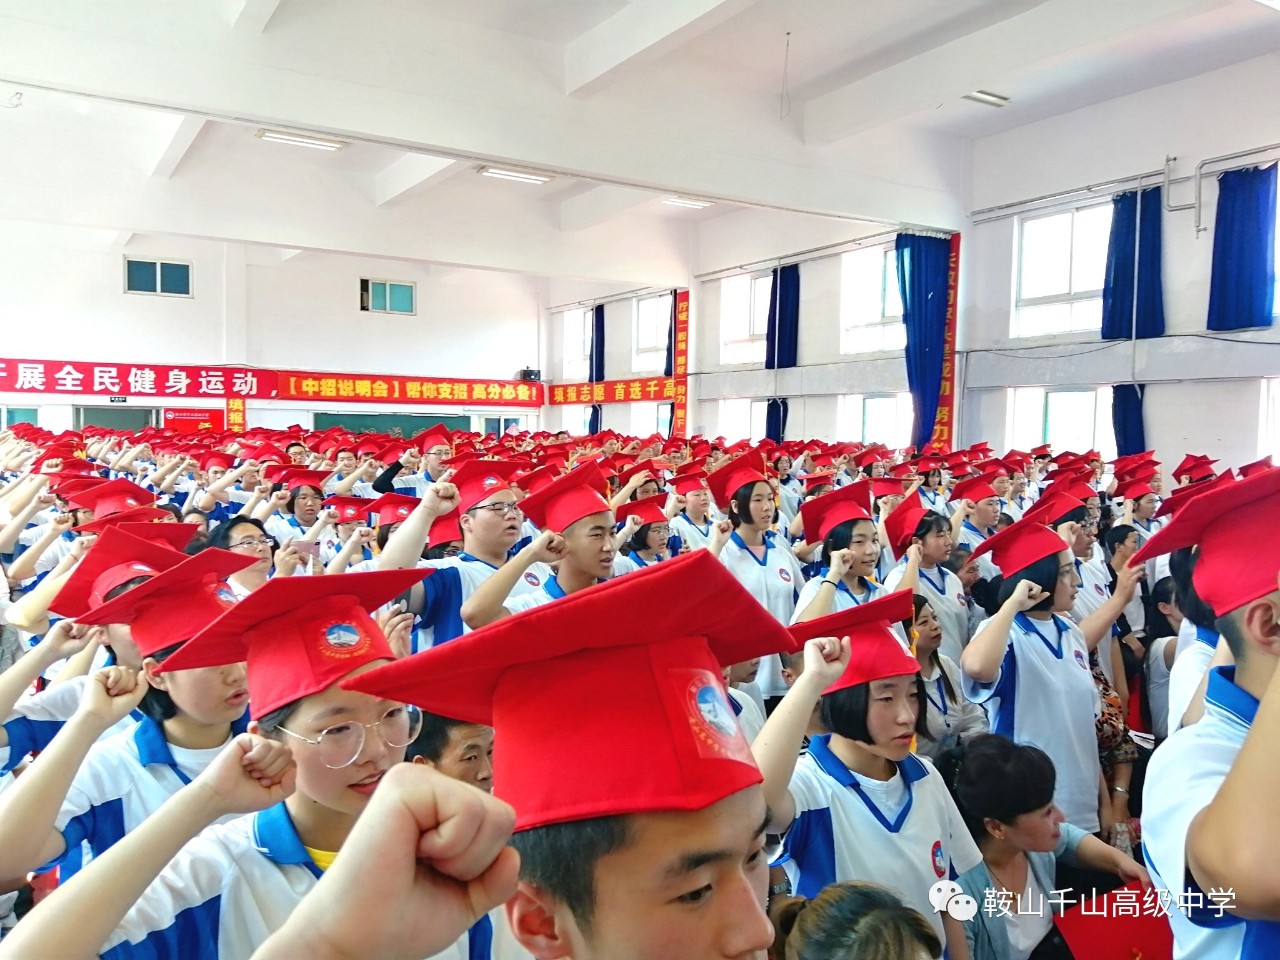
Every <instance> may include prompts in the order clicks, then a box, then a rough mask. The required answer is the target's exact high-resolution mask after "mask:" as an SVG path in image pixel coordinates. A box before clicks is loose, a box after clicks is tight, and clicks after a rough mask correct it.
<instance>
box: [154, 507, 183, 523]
mask: <svg viewBox="0 0 1280 960" xmlns="http://www.w3.org/2000/svg"><path fill="white" fill-rule="evenodd" d="M154 506H155V507H156V509H158V510H163V511H164V512H165V513H169V514H172V515H173V518H174V519H175V520H177V521H179V522H181V520H182V508H181V507H179V506H178V505H177V504H176V503H157V504H154Z"/></svg>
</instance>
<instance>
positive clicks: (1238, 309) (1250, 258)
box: [1209, 163, 1276, 330]
mask: <svg viewBox="0 0 1280 960" xmlns="http://www.w3.org/2000/svg"><path fill="white" fill-rule="evenodd" d="M1275 233H1276V165H1275V164H1274V163H1273V164H1271V166H1269V167H1250V168H1249V169H1247V170H1230V171H1228V172H1226V173H1224V174H1222V175H1221V176H1220V177H1218V215H1217V219H1216V220H1215V221H1214V225H1213V274H1212V278H1211V279H1210V281H1209V329H1210V330H1242V329H1244V328H1245V327H1269V326H1271V311H1272V308H1273V307H1274V305H1275V304H1274V300H1275V290H1276V251H1275V242H1276V236H1275Z"/></svg>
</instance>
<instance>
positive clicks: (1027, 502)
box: [1000, 493, 1035, 523]
mask: <svg viewBox="0 0 1280 960" xmlns="http://www.w3.org/2000/svg"><path fill="white" fill-rule="evenodd" d="M1034 502H1035V501H1033V500H1032V499H1031V498H1030V497H1029V496H1027V495H1026V494H1025V493H1020V494H1018V495H1017V496H1016V497H1010V498H1009V499H1008V500H1001V501H1000V512H1001V513H1007V514H1008V515H1009V516H1010V517H1012V518H1013V520H1014V522H1015V523H1016V522H1017V521H1019V520H1021V519H1022V515H1023V514H1024V513H1026V512H1027V511H1028V510H1030V509H1031V504H1032V503H1034Z"/></svg>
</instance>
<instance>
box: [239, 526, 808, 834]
mask: <svg viewBox="0 0 1280 960" xmlns="http://www.w3.org/2000/svg"><path fill="white" fill-rule="evenodd" d="M708 596H713V597H715V598H716V602H715V603H706V602H705V598H706V597H708ZM655 597H661V598H662V602H661V603H655V602H654V598H655ZM641 609H643V610H645V611H646V612H645V616H644V617H629V616H621V617H620V616H619V615H618V614H619V612H620V611H628V610H632V611H634V610H641ZM790 645H791V640H790V637H789V636H788V634H787V632H786V630H784V629H783V627H782V626H781V624H779V623H778V621H777V620H776V619H774V617H773V616H772V615H770V614H769V613H768V612H767V611H765V610H764V609H763V608H762V607H761V606H760V604H759V603H758V602H757V601H756V600H755V598H754V597H752V596H751V594H750V593H748V592H747V590H746V589H744V588H743V586H742V585H741V584H740V583H739V582H738V581H737V580H736V579H735V578H734V576H733V575H732V574H731V573H729V571H728V570H727V569H726V568H725V566H724V565H723V564H721V563H720V562H719V561H718V560H717V559H716V558H715V557H713V556H712V555H711V554H710V552H709V551H706V550H695V551H694V552H693V553H690V554H686V555H685V556H682V557H677V558H675V559H673V560H670V561H668V562H666V563H659V564H655V565H653V566H650V567H646V568H644V569H643V570H639V571H637V572H635V573H629V574H627V575H626V576H625V577H618V578H616V579H614V580H610V581H609V582H608V583H605V584H601V585H600V586H597V587H593V588H592V589H590V590H582V591H579V592H577V593H573V594H570V595H569V596H568V597H565V598H564V599H562V600H557V601H556V602H555V603H552V604H547V605H545V606H541V607H536V608H534V609H532V610H528V611H526V612H524V613H520V614H517V615H515V616H513V617H508V618H506V619H503V620H501V621H498V622H497V623H494V624H491V625H489V626H487V627H483V628H481V629H479V630H476V631H475V632H474V633H470V634H467V635H466V636H465V637H461V638H459V639H457V640H453V641H451V642H450V643H447V644H442V645H441V646H437V647H432V648H431V649H430V650H425V651H423V652H421V653H418V654H415V655H414V656H412V657H408V658H406V659H404V660H401V661H399V662H397V663H393V664H388V665H386V666H382V667H378V668H377V669H374V670H370V671H368V672H366V673H362V674H360V675H359V676H356V677H351V678H349V679H348V680H346V681H344V682H343V684H342V685H343V686H344V687H345V688H347V689H349V690H359V691H361V692H363V693H369V694H373V695H375V696H383V697H391V698H393V699H397V700H401V701H405V702H409V703H413V704H417V705H418V706H421V707H422V708H424V709H426V710H430V711H431V712H432V713H436V714H439V715H441V716H448V717H456V718H458V719H460V720H464V721H467V722H471V723H482V724H486V725H489V726H492V727H494V728H495V729H496V731H497V738H496V740H495V741H494V744H495V745H494V756H493V765H494V788H495V793H496V794H497V795H498V796H500V797H501V798H502V799H504V800H506V801H507V802H508V803H510V804H511V805H512V806H514V807H515V809H516V829H517V830H529V829H532V828H534V827H541V826H546V825H548V824H553V823H566V822H571V821H577V820H585V819H592V818H596V817H605V816H615V815H624V814H632V813H643V812H654V811H676V810H701V809H703V808H705V807H708V806H710V805H711V804H713V803H716V802H718V801H720V800H723V799H724V798H725V797H728V796H730V795H732V794H734V793H737V792H738V791H739V790H743V789H746V788H747V787H751V786H754V785H756V784H758V783H760V781H761V776H760V772H759V770H758V769H757V768H756V765H755V762H754V760H753V758H752V756H751V749H750V746H749V745H748V744H747V741H746V738H745V737H744V736H743V735H742V731H741V729H740V728H739V726H738V725H737V723H736V722H735V719H734V716H733V711H732V709H731V708H730V706H729V704H728V702H727V700H726V697H725V692H724V688H723V685H722V682H721V679H720V671H721V665H722V664H731V663H740V662H742V661H743V660H749V659H751V658H753V657H759V656H764V655H766V654H770V653H777V652H779V651H782V650H786V649H788V648H789V647H790ZM250 668H251V669H252V664H251V665H250ZM250 680H251V682H252V677H250ZM621 689H625V690H626V692H627V696H626V700H627V702H626V706H625V708H624V709H619V706H618V691H619V690H621ZM571 742H572V743H575V744H576V747H575V749H574V750H572V751H564V750H563V749H562V748H563V745H564V744H566V743H571ZM548 751H554V752H556V762H555V763H548V762H547V757H548ZM641 757H642V758H643V762H637V758H641Z"/></svg>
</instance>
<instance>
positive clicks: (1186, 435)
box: [959, 57, 1280, 464]
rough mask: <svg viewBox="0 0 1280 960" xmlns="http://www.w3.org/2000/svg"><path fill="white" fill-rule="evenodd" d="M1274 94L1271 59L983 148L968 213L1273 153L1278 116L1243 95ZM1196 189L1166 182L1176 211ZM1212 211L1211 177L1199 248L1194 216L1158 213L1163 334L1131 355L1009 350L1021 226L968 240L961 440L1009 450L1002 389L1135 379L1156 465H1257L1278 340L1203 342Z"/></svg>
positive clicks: (1268, 335)
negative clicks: (1245, 153) (1266, 148)
mask: <svg viewBox="0 0 1280 960" xmlns="http://www.w3.org/2000/svg"><path fill="white" fill-rule="evenodd" d="M1277 84H1280V60H1278V59H1276V58H1275V57H1267V58H1262V59H1258V60H1252V61H1248V62H1245V63H1241V64H1237V65H1235V66H1232V67H1229V68H1226V69H1223V70H1217V71H1213V72H1211V73H1207V74H1204V75H1202V76H1199V77H1195V78H1192V79H1190V80H1184V81H1180V82H1178V83H1173V84H1169V85H1166V86H1162V87H1156V88H1153V89H1150V90H1146V91H1143V92H1141V93H1137V94H1133V95H1131V96H1126V97H1120V98H1117V99H1115V100H1111V101H1108V102H1105V103H1101V104H1097V105H1095V106H1093V107H1089V108H1087V109H1084V110H1079V111H1075V112H1073V113H1069V114H1065V115H1063V116H1059V117H1054V118H1051V119H1048V120H1044V121H1041V122H1039V123H1034V124H1029V125H1027V126H1025V127H1020V128H1017V129H1015V130H1011V131H1009V132H1006V133H1002V134H998V135H996V136H992V137H987V138H985V139H982V140H978V141H976V142H975V144H974V147H973V191H972V193H973V204H974V206H975V208H979V209H981V208H986V207H990V206H995V205H998V204H1010V203H1018V202H1020V201H1025V200H1029V199H1032V198H1034V197H1038V196H1043V195H1047V194H1051V193H1055V192H1059V191H1066V190H1071V189H1074V188H1077V187H1080V186H1082V185H1084V184H1088V183H1097V182H1103V181H1107V180H1111V179H1114V178H1120V177H1128V176H1134V175H1137V174H1139V173H1143V172H1146V171H1151V170H1157V169H1160V168H1161V167H1162V166H1163V162H1164V157H1165V155H1166V154H1168V155H1173V156H1176V157H1177V158H1178V160H1177V163H1176V166H1175V171H1174V174H1175V176H1179V175H1183V174H1189V173H1191V172H1192V171H1193V170H1194V167H1195V165H1196V163H1197V162H1199V161H1200V160H1203V159H1206V158H1208V157H1211V156H1218V155H1222V154H1226V153H1231V152H1234V151H1238V150H1247V149H1250V148H1253V147H1258V146H1262V145H1265V144H1267V143H1271V142H1276V141H1280V117H1277V116H1276V115H1275V114H1274V112H1272V111H1266V110H1259V109H1258V106H1257V101H1256V99H1255V98H1253V97H1251V96H1242V95H1241V92H1242V91H1249V90H1262V89H1275V88H1276V86H1277ZM1273 158H1274V154H1272V155H1270V157H1268V156H1265V155H1264V156H1262V157H1261V158H1260V159H1259V161H1258V162H1260V163H1265V162H1270V160H1271V159H1273ZM1155 182H1157V180H1156V179H1154V178H1153V179H1152V180H1149V181H1147V182H1146V184H1144V185H1152V184H1154V183H1155ZM1126 188H1131V186H1127V187H1126ZM1192 189H1193V188H1192V185H1191V184H1190V183H1183V184H1174V187H1173V191H1172V195H1171V199H1172V201H1173V202H1174V203H1184V202H1188V201H1190V200H1191V197H1192ZM1103 195H1105V194H1103ZM1166 199H1170V198H1166ZM1215 200H1216V181H1215V180H1214V179H1213V177H1212V176H1210V177H1208V178H1207V179H1206V180H1205V182H1204V215H1203V219H1204V223H1205V225H1206V226H1208V227H1210V230H1209V231H1208V232H1205V233H1202V234H1201V235H1200V236H1199V238H1197V237H1196V234H1195V230H1194V226H1193V214H1192V213H1191V212H1190V211H1185V212H1173V213H1168V212H1166V213H1164V215H1163V228H1164V237H1163V239H1164V263H1163V266H1164V289H1165V316H1166V329H1167V335H1166V336H1165V337H1163V338H1161V339H1159V340H1153V341H1141V342H1139V344H1138V345H1137V347H1136V350H1135V349H1134V348H1133V347H1132V346H1131V345H1130V344H1129V343H1128V342H1122V343H1118V344H1113V345H1110V346H1106V347H1103V345H1102V344H1101V342H1100V341H1099V340H1098V338H1097V337H1096V336H1074V337H1061V338H1052V339H1050V340H1045V339H1035V340H1018V341H1010V340H1009V339H1008V338H1009V329H1010V318H1011V313H1012V308H1013V298H1014V265H1015V251H1016V240H1017V220H1016V219H1014V218H1007V219H1001V220H996V221H992V222H988V223H981V224H978V225H976V226H974V227H973V228H971V229H970V230H969V231H967V232H966V234H965V237H964V245H963V248H962V254H961V259H962V262H963V264H964V268H963V274H962V283H961V323H960V338H959V347H960V349H961V350H965V351H972V352H971V353H969V355H968V357H967V358H966V359H967V368H966V370H965V385H966V387H967V388H968V389H967V391H966V393H965V395H964V405H965V410H964V413H963V416H962V422H963V427H964V433H963V439H964V440H966V441H972V440H977V439H979V438H983V439H987V440H990V441H991V442H992V443H993V444H994V445H996V446H1000V445H1002V444H1003V443H1005V441H1006V437H1005V424H1006V419H1007V414H1008V411H1007V401H1006V399H1005V395H1004V390H1003V389H1002V388H1003V387H1005V386H1010V385H1056V386H1081V385H1089V384H1105V383H1116V382H1128V381H1129V380H1130V378H1131V376H1134V375H1135V374H1136V378H1137V380H1138V381H1139V382H1144V383H1150V384H1153V386H1152V389H1151V390H1150V391H1149V393H1148V394H1147V400H1146V404H1145V419H1146V432H1147V442H1148V444H1149V445H1151V446H1154V447H1155V448H1156V450H1157V453H1158V455H1160V457H1161V459H1163V460H1165V461H1169V460H1174V461H1175V462H1176V460H1177V459H1180V458H1181V456H1182V454H1183V453H1184V452H1186V451H1193V452H1205V453H1209V454H1212V455H1213V456H1217V457H1221V458H1222V459H1223V460H1225V461H1226V462H1227V463H1235V464H1239V463H1243V462H1247V461H1250V460H1253V459H1255V458H1256V457H1257V456H1258V428H1259V391H1260V387H1259V384H1258V380H1259V378H1261V377H1264V376H1274V375H1276V374H1277V373H1280V347H1277V346H1275V344H1278V343H1280V330H1277V329H1276V328H1272V329H1270V330H1266V331H1259V332H1252V333H1244V334H1234V335H1231V336H1230V337H1227V338H1226V339H1225V340H1223V339H1208V338H1206V336H1205V334H1207V331H1206V329H1205V323H1206V315H1207V309H1208V301H1209V282H1210V273H1211V269H1210V268H1211V263H1212V252H1213V232H1212V226H1213V214H1214V203H1215ZM1195 334H1199V335H1200V336H1194V335H1195ZM1215 336H1216V335H1215ZM1227 340H1236V341H1240V342H1226V341H1227ZM1264 344H1265V346H1264ZM1028 346H1030V347H1031V348H1030V349H1021V348H1023V347H1028ZM1100 348H1101V349H1100ZM995 350H999V351H1000V353H995V352H992V351H995Z"/></svg>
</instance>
